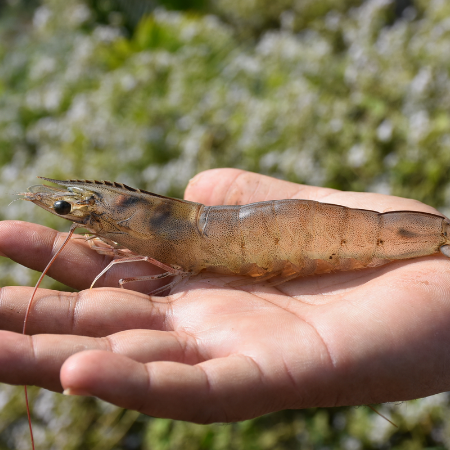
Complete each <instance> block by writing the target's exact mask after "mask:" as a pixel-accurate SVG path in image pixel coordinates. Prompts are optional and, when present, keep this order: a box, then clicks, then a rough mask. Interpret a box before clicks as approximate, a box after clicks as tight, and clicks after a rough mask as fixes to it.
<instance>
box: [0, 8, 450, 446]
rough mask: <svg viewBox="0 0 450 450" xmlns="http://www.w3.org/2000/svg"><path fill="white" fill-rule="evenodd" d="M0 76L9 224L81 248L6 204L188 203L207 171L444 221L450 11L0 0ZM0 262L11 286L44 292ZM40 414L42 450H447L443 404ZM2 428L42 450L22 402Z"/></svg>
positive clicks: (1, 398)
mask: <svg viewBox="0 0 450 450" xmlns="http://www.w3.org/2000/svg"><path fill="white" fill-rule="evenodd" d="M0 61H1V63H0V194H1V195H0V218H1V219H22V220H29V221H33V222H37V223H41V224H46V225H48V226H51V227H53V228H58V229H61V230H68V227H69V225H68V223H67V222H65V221H61V220H60V219H58V218H56V217H55V216H52V215H50V214H48V213H46V212H44V211H43V210H41V209H39V208H36V207H33V205H31V204H29V203H26V202H20V201H17V202H14V203H12V204H10V203H11V201H13V200H14V199H15V198H16V196H15V194H16V193H17V192H22V191H24V190H26V188H27V187H28V186H30V185H32V184H37V183H38V181H37V180H36V176H37V175H43V176H47V177H52V178H60V179H67V178H87V179H103V180H104V179H106V180H112V181H119V182H122V183H126V184H129V185H131V186H133V187H137V188H143V189H147V190H150V191H154V192H157V193H159V194H166V195H170V196H177V197H182V195H183V189H184V187H185V186H186V184H187V182H188V180H189V179H190V178H191V177H192V176H194V175H195V174H196V173H198V172H199V171H201V170H205V169H209V168H214V167H237V168H242V169H247V170H252V171H255V172H259V173H264V174H268V175H272V176H275V177H279V178H283V179H286V180H291V181H296V182H300V183H308V184H314V185H320V186H327V187H333V188H339V189H346V190H357V191H373V192H380V193H385V194H394V195H400V196H405V197H413V198H416V199H418V200H421V201H423V202H426V203H428V204H430V205H433V206H435V207H437V208H438V209H440V211H442V212H443V213H445V214H447V215H448V214H449V213H450V180H449V177H448V174H449V167H450V117H449V108H450V78H449V74H450V2H449V1H448V0H275V1H274V0H128V1H127V0H71V1H70V2H67V1H64V0H41V1H39V0H28V1H26V0H3V1H0ZM0 259H1V260H2V261H1V267H0V268H1V274H0V281H1V283H2V284H1V285H15V284H19V285H31V284H33V283H34V282H35V280H36V278H37V274H35V273H33V272H31V271H29V270H27V269H24V268H22V267H20V266H18V265H17V264H12V263H10V262H8V261H7V260H6V259H5V258H0ZM45 286H47V287H53V288H61V286H60V285H59V284H58V283H56V282H53V281H52V280H47V281H46V284H45ZM417 364H420V361H417ZM30 397H31V399H30V400H31V404H32V415H33V424H34V430H35V438H36V441H37V446H38V448H49V449H129V450H133V449H145V450H147V449H151V450H166V449H167V450H172V449H174V450H175V449H183V450H185V449H187V450H189V449H217V450H219V449H234V448H235V449H240V448H245V449H255V450H259V449H300V448H301V449H335V448H342V449H349V450H359V449H391V448H392V449H408V450H409V449H411V450H414V449H422V448H428V449H444V448H450V422H449V420H448V418H449V417H450V397H449V395H448V394H446V393H445V394H439V395H436V396H433V397H429V398H426V399H421V400H415V401H411V402H404V403H401V404H385V405H379V406H378V407H377V408H378V409H379V410H380V411H381V412H382V413H384V414H386V415H387V416H389V417H391V418H392V419H393V420H394V422H395V423H396V424H397V425H398V426H399V428H398V429H396V428H394V427H393V426H392V425H390V424H389V423H388V422H386V421H384V420H383V419H382V418H380V417H379V416H377V415H375V414H374V413H373V412H372V411H370V410H369V408H367V407H359V408H354V407H353V408H332V409H331V408H330V409H317V410H314V409H313V410H304V411H285V412H280V413H276V414H270V415H267V416H264V417H261V418H258V419H254V420H249V421H245V422H241V423H235V424H215V425H208V426H202V425H194V424H189V423H184V422H178V421H172V420H165V419H164V420H163V419H154V418H150V417H146V416H143V415H139V414H138V413H136V412H133V411H124V410H122V409H119V408H116V407H113V406H111V405H108V404H106V403H104V402H101V401H98V400H95V399H92V398H63V396H61V395H58V394H54V393H51V392H48V391H45V390H38V389H33V390H32V392H31V395H30ZM0 409H1V412H0V449H7V448H20V449H27V448H29V447H30V444H29V435H28V425H27V422H26V416H25V406H24V398H23V390H22V389H21V388H17V387H12V386H7V385H0Z"/></svg>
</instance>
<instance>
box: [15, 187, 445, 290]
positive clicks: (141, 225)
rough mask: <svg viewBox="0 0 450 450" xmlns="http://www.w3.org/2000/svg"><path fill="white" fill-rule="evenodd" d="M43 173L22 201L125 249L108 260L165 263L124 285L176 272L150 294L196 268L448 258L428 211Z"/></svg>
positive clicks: (259, 276)
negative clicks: (198, 196) (208, 202)
mask: <svg viewBox="0 0 450 450" xmlns="http://www.w3.org/2000/svg"><path fill="white" fill-rule="evenodd" d="M43 179H44V180H46V181H49V182H52V183H55V184H58V185H59V186H61V187H60V188H56V187H51V186H46V185H38V186H32V187H30V188H29V192H27V193H24V194H22V195H24V197H25V200H29V201H31V202H33V203H35V204H36V205H38V206H40V207H42V208H44V209H45V210H47V211H49V212H51V213H53V214H55V215H57V216H60V217H63V218H65V219H68V220H70V221H72V222H74V223H76V224H78V225H79V226H80V227H83V228H86V229H87V230H89V232H91V233H92V234H93V236H94V237H96V238H98V239H100V240H101V241H103V243H104V245H103V246H99V245H97V246H95V245H94V248H95V249H96V250H98V251H100V252H103V253H106V254H108V252H109V254H111V255H112V256H115V257H117V258H121V257H122V259H116V261H113V263H112V264H114V263H117V262H124V261H130V260H132V261H137V260H145V261H149V262H151V263H153V264H155V265H157V266H159V267H161V268H162V269H163V270H165V272H164V273H163V274H161V275H157V276H152V277H150V276H149V277H139V278H128V279H125V280H121V284H123V283H124V282H127V281H136V280H142V279H146V280H149V279H156V278H164V277H174V278H173V280H172V282H171V283H169V284H168V285H167V286H165V287H164V288H160V289H158V290H156V291H153V293H156V292H161V291H162V290H164V289H167V288H171V287H173V286H175V285H176V284H177V283H178V282H179V281H181V280H182V279H183V278H186V277H190V276H193V275H197V274H199V273H200V272H202V271H210V272H217V273H221V274H228V275H240V276H246V277H251V278H250V279H247V280H246V281H243V282H241V284H253V283H257V282H261V281H266V280H270V283H271V284H278V283H280V282H284V281H287V280H290V279H293V278H297V277H301V276H308V275H314V274H323V273H328V272H333V271H344V270H345V271H348V270H355V269H361V268H365V267H376V266H380V265H383V264H386V263H389V262H391V261H394V260H404V259H410V258H417V257H420V256H426V255H432V254H434V253H437V252H439V251H440V252H442V253H443V254H444V255H446V256H447V257H450V221H449V220H448V219H447V218H445V217H443V216H439V215H435V214H429V213H424V212H415V211H390V212H386V213H378V212H376V211H370V210H363V209H353V208H348V207H345V206H339V205H334V204H327V203H320V202H316V201H312V200H296V199H293V200H273V201H265V202H259V203H252V204H248V205H241V206H239V205H229V206H205V205H203V204H200V203H194V202H190V201H186V200H179V199H174V198H169V197H164V196H162V195H157V194H153V193H151V192H147V191H144V190H140V189H134V188H131V187H129V186H126V185H125V184H121V183H116V182H108V181H88V180H68V181H59V180H53V179H50V178H43ZM108 267H109V266H108ZM105 270H106V269H105ZM104 272H105V271H103V272H102V274H103V273H104ZM100 275H101V274H100ZM97 278H98V277H97Z"/></svg>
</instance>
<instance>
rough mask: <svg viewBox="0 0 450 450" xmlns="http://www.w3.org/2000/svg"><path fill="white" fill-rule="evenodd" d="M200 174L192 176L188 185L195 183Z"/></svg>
mask: <svg viewBox="0 0 450 450" xmlns="http://www.w3.org/2000/svg"><path fill="white" fill-rule="evenodd" d="M199 175H200V174H199V173H198V174H197V175H195V176H194V177H192V178H191V179H190V180H189V182H188V184H187V185H188V186H192V185H194V184H195V183H196V182H197V179H198V178H200V177H199Z"/></svg>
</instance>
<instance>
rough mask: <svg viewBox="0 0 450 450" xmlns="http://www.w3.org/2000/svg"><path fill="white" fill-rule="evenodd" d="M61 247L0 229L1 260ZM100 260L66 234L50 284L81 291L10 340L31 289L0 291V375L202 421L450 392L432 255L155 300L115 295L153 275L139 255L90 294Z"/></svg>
mask: <svg viewBox="0 0 450 450" xmlns="http://www.w3.org/2000/svg"><path fill="white" fill-rule="evenodd" d="M185 198H186V199H188V200H192V201H197V202H200V203H204V204H206V205H219V204H246V203H252V202H256V201H264V200H273V199H283V198H303V199H310V200H318V201H322V202H327V203H336V204H339V205H344V206H349V207H353V208H363V209H373V210H376V211H381V212H384V211H391V210H415V211H425V212H430V213H436V211H435V210H434V209H433V208H431V207H428V206H426V205H423V204H421V203H419V202H417V201H415V200H408V199H402V198H398V197H391V196H385V195H380V194H368V193H354V192H340V191H336V190H333V189H325V188H318V187H310V186H303V185H297V184H294V183H288V182H285V181H280V180H276V179H272V178H269V177H266V176H261V175H257V174H253V173H249V172H243V171H240V170H235V169H215V170H210V171H207V172H203V173H201V174H199V175H197V176H196V177H195V178H194V179H193V180H192V181H191V183H190V184H189V186H188V187H187V189H186V194H185ZM63 239H64V234H59V233H57V232H55V231H54V230H51V229H48V228H45V227H43V226H40V225H36V224H31V223H25V222H15V221H5V222H1V223H0V252H1V253H2V254H3V255H4V256H6V257H8V258H11V259H12V260H14V261H16V262H18V263H20V264H23V265H26V266H28V267H31V268H33V269H36V270H43V269H44V267H45V265H46V264H47V262H48V261H49V259H50V257H51V254H52V253H53V252H54V251H55V249H57V248H58V247H59V245H60V244H61V242H62V240H63ZM108 262H109V258H108V257H105V256H101V255H99V254H97V253H96V252H94V251H92V250H91V249H90V248H89V246H88V244H87V243H86V242H85V241H84V240H83V239H73V240H72V241H71V242H70V243H69V244H68V245H67V247H66V248H65V249H64V251H63V252H62V253H61V255H60V256H59V257H58V259H57V260H56V262H55V263H54V265H53V266H52V267H51V269H50V271H49V275H50V276H52V277H53V278H55V279H57V280H60V281H62V282H63V283H66V284H67V285H69V286H72V287H74V288H76V289H80V290H81V291H80V292H77V293H66V292H56V291H50V290H43V289H41V290H38V293H37V295H36V297H35V300H34V302H33V307H32V309H31V313H30V316H29V319H28V325H27V331H28V333H30V334H31V335H32V337H30V336H23V335H21V329H22V326H23V319H24V312H25V309H26V305H27V303H28V300H29V297H30V294H31V292H32V288H30V287H4V288H2V289H1V296H0V328H1V330H2V331H0V382H5V383H11V384H28V385H38V386H42V387H44V388H47V389H50V390H54V391H62V390H63V389H65V390H68V393H70V394H73V395H92V396H96V397H99V398H101V399H103V400H106V401H108V402H111V403H114V404H116V405H118V406H122V407H125V408H129V409H136V410H139V411H141V412H143V413H145V414H149V415H151V416H156V417H169V418H173V419H181V420H189V421H193V422H199V423H209V422H228V421H236V420H243V419H249V418H252V417H256V416H259V415H262V414H265V413H269V412H272V411H277V410H281V409H288V408H307V407H325V406H340V405H362V404H374V403H380V402H388V401H398V400H408V399H413V398H418V397H423V396H427V395H431V394H435V393H438V392H442V391H447V390H449V389H450V375H449V373H450V371H449V368H450V352H448V348H449V345H450V326H449V324H450V260H449V259H447V258H445V257H443V256H441V255H436V256H430V257H425V258H419V259H414V260H409V261H400V262H393V263H391V264H388V265H385V266H382V267H379V268H373V269H363V270H359V271H354V272H340V273H339V272H336V273H332V274H327V275H320V276H313V277H309V278H299V279H296V280H293V281H289V282H286V283H284V284H281V285H279V286H275V287H271V286H268V285H267V284H264V283H262V284H261V285H256V286H241V287H239V288H235V287H230V286H229V284H228V283H229V282H230V281H232V280H233V279H235V278H233V277H231V278H230V277H221V276H218V275H211V274H202V275H200V276H198V277H195V278H192V279H191V280H189V281H187V282H186V283H185V284H183V285H179V286H177V287H176V288H175V290H174V292H173V293H172V294H171V295H169V296H167V297H151V298H149V297H148V296H147V295H145V294H143V293H140V292H136V291H132V290H128V289H127V290H121V289H118V288H116V287H112V286H117V280H118V279H119V278H122V277H124V276H129V274H131V273H133V274H136V273H138V274H140V273H142V274H144V273H145V274H148V273H158V272H159V269H157V268H155V267H153V266H151V265H150V264H148V263H144V262H140V263H134V264H131V263H130V264H122V265H120V267H119V266H116V267H114V268H113V269H111V271H110V272H108V273H107V274H106V275H105V276H103V277H102V278H101V279H100V281H99V283H98V284H97V286H99V288H95V289H93V290H88V288H89V285H90V283H91V281H92V279H93V278H94V277H95V275H96V274H97V273H99V272H100V271H101V270H102V269H103V267H105V265H106V264H107V263H108ZM125 266H128V267H125ZM140 284H141V285H144V284H145V283H140ZM128 286H130V289H131V288H136V289H139V290H144V291H145V290H147V291H149V290H150V289H148V286H149V285H147V286H139V283H133V284H130V285H127V287H128ZM151 286H152V287H151V289H154V288H155V284H152V285H151Z"/></svg>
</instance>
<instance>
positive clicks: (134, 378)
mask: <svg viewBox="0 0 450 450" xmlns="http://www.w3.org/2000/svg"><path fill="white" fill-rule="evenodd" d="M60 377H61V384H62V387H63V389H64V394H65V395H87V396H94V397H98V398H100V399H102V400H105V401H108V402H110V403H113V404H115V405H118V406H121V407H123V408H129V409H138V408H137V407H136V399H139V398H141V395H142V392H145V391H146V388H147V384H148V377H147V372H146V370H145V368H144V366H143V365H142V364H140V363H138V362H136V361H133V360H132V359H130V358H128V357H126V356H123V355H117V354H114V353H111V352H108V351H102V350H87V351H83V352H80V353H76V354H75V355H72V356H71V357H70V358H68V359H67V360H66V362H65V363H64V364H63V365H62V367H61V373H60Z"/></svg>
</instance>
